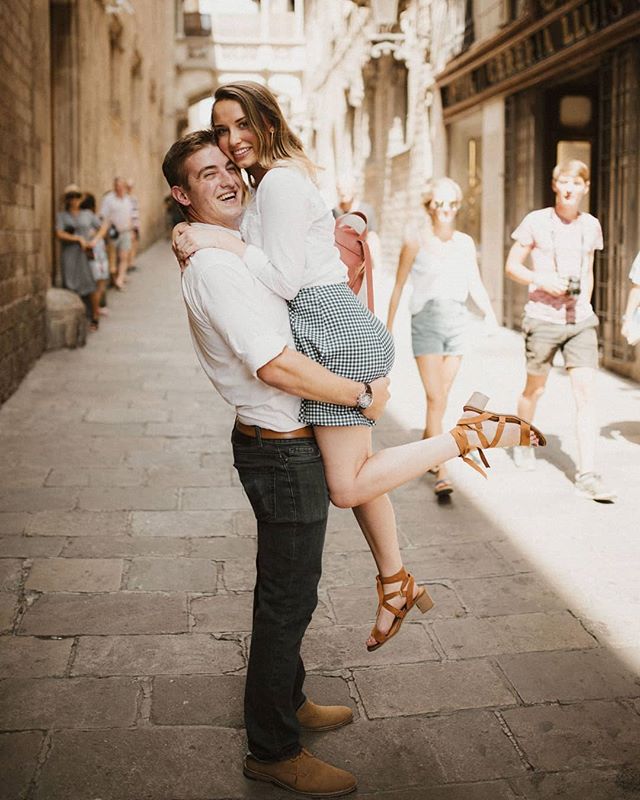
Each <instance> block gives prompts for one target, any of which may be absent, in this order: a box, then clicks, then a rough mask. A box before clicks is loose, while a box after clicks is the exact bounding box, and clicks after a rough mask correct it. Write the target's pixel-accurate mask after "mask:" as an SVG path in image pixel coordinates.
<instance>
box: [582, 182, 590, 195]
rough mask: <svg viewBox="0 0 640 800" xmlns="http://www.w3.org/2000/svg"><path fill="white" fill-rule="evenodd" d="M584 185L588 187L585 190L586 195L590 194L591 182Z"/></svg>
mask: <svg viewBox="0 0 640 800" xmlns="http://www.w3.org/2000/svg"><path fill="white" fill-rule="evenodd" d="M584 185H585V187H586V188H585V194H589V188H590V186H591V181H585V182H584Z"/></svg>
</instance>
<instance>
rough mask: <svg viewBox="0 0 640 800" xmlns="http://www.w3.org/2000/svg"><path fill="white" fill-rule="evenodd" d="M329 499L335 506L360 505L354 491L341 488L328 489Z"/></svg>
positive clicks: (351, 506) (348, 506) (352, 506)
mask: <svg viewBox="0 0 640 800" xmlns="http://www.w3.org/2000/svg"><path fill="white" fill-rule="evenodd" d="M329 499H330V500H331V503H332V504H333V505H334V506H335V507H336V508H354V506H359V505H360V500H359V499H358V497H357V496H356V495H355V494H354V493H352V492H349V491H344V490H343V489H338V490H336V491H331V490H329Z"/></svg>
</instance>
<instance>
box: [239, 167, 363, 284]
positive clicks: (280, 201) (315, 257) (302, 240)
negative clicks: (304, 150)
mask: <svg viewBox="0 0 640 800" xmlns="http://www.w3.org/2000/svg"><path fill="white" fill-rule="evenodd" d="M334 225H335V220H334V219H333V214H332V213H331V211H330V210H329V208H328V207H327V205H326V203H325V202H324V200H323V198H322V195H321V194H320V192H319V191H318V189H317V187H316V186H315V185H314V184H313V182H312V181H311V180H310V179H309V178H308V177H307V176H306V175H305V174H304V173H303V172H302V171H301V169H299V168H297V167H295V166H292V167H289V166H286V167H281V166H278V167H273V168H272V169H270V170H269V171H268V172H267V174H266V175H265V176H264V178H263V179H262V180H261V181H260V184H259V185H258V189H257V192H256V194H255V196H254V198H253V200H252V201H251V203H250V205H249V206H248V208H247V210H246V211H245V214H244V217H243V220H242V225H241V228H240V232H241V234H242V238H243V239H244V241H245V242H246V243H247V244H248V245H249V246H248V247H247V250H246V252H245V255H244V259H243V260H244V262H245V264H246V265H247V267H248V268H249V270H250V271H251V272H252V273H253V275H255V277H256V278H258V280H260V281H261V282H262V283H263V284H264V285H265V286H267V287H268V288H269V289H271V291H273V292H275V293H276V294H277V295H279V296H280V297H284V299H285V300H292V299H293V298H294V297H295V296H296V295H297V294H298V292H299V291H300V289H303V288H306V287H309V286H325V285H327V284H331V283H344V282H345V281H346V280H347V269H346V267H345V266H344V264H343V263H342V261H341V260H340V254H339V253H338V249H337V248H336V247H335V245H334ZM260 250H262V251H263V252H264V253H266V255H267V257H268V261H266V260H265V258H264V255H263V254H262V253H260Z"/></svg>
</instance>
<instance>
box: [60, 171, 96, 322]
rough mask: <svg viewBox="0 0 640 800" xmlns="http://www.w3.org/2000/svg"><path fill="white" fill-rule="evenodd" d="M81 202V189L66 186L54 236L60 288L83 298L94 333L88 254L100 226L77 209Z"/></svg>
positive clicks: (93, 284)
mask: <svg viewBox="0 0 640 800" xmlns="http://www.w3.org/2000/svg"><path fill="white" fill-rule="evenodd" d="M81 201H82V192H81V191H80V187H79V186H77V185H76V184H75V183H71V184H69V185H68V186H67V187H66V188H65V190H64V209H63V210H62V211H59V212H58V214H57V215H56V237H57V238H58V239H59V240H60V243H61V252H60V262H61V267H62V285H63V287H64V288H65V289H69V290H70V291H72V292H76V294H78V295H79V296H80V297H81V298H82V301H83V303H84V304H85V307H86V310H87V317H88V318H89V319H90V320H91V322H90V328H91V330H97V329H98V315H97V313H96V311H95V308H96V303H97V302H98V298H97V286H96V282H95V279H94V277H93V275H92V274H91V268H90V266H89V256H88V252H87V251H88V250H89V249H90V248H91V246H92V237H93V233H94V232H95V231H96V230H98V229H99V228H100V227H101V226H100V220H99V219H98V218H97V217H96V215H95V214H92V213H91V211H88V210H84V209H82V208H80V203H81Z"/></svg>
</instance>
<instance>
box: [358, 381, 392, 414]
mask: <svg viewBox="0 0 640 800" xmlns="http://www.w3.org/2000/svg"><path fill="white" fill-rule="evenodd" d="M390 383H391V381H390V380H389V378H376V380H375V381H371V383H370V384H369V385H370V386H371V392H372V394H373V402H372V403H371V405H370V406H369V408H365V409H364V411H363V412H362V414H363V416H365V417H366V418H367V419H372V420H377V419H379V418H380V417H381V416H382V413H383V412H384V410H385V408H386V406H387V403H388V402H389V398H390V397H391V393H390V392H389V384H390Z"/></svg>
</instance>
